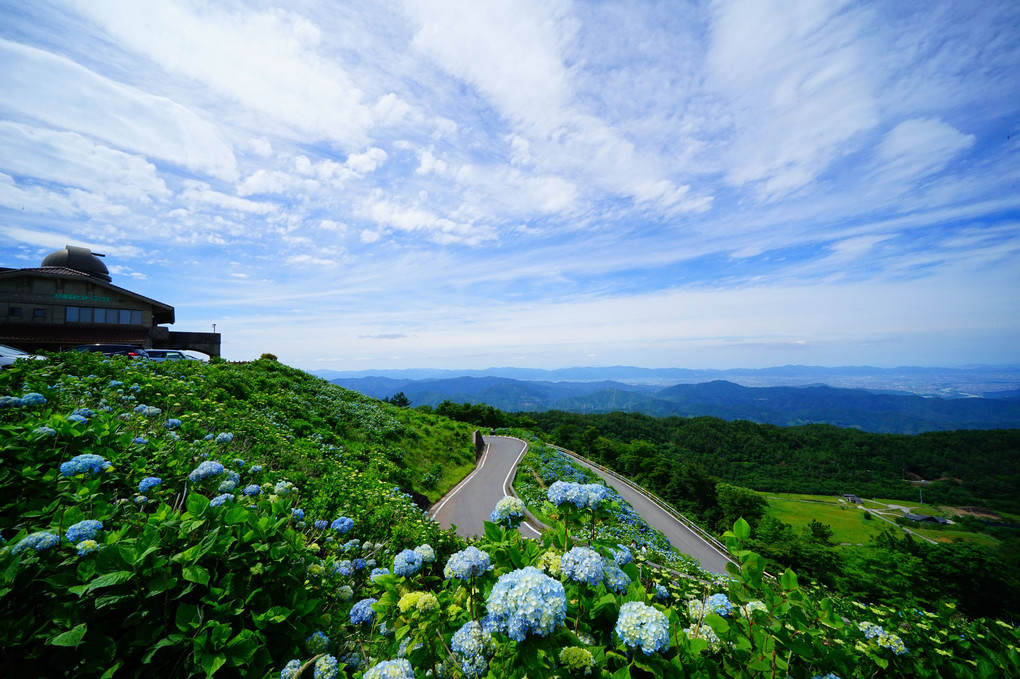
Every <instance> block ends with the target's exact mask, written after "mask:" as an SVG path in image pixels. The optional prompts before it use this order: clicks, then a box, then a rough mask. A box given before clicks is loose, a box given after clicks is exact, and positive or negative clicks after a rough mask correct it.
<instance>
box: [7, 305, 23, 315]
mask: <svg viewBox="0 0 1020 679" xmlns="http://www.w3.org/2000/svg"><path fill="white" fill-rule="evenodd" d="M7 315H8V316H11V317H17V318H21V307H19V306H12V307H7Z"/></svg>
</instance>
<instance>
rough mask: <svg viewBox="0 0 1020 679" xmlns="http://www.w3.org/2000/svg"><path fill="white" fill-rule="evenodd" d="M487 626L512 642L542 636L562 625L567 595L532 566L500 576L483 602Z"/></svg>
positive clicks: (557, 584) (565, 612)
mask: <svg viewBox="0 0 1020 679" xmlns="http://www.w3.org/2000/svg"><path fill="white" fill-rule="evenodd" d="M486 609H487V610H488V611H489V616H488V624H489V625H491V628H492V629H494V630H496V631H499V632H503V633H504V634H506V635H507V636H509V637H510V638H511V639H513V640H515V641H523V640H524V637H525V636H527V635H528V634H538V635H539V636H543V637H544V636H546V635H547V634H549V633H550V632H552V631H553V630H554V629H556V628H557V627H559V626H560V625H561V624H563V621H564V619H565V618H566V615H567V595H566V593H565V592H564V590H563V585H562V584H561V583H560V582H559V581H558V580H553V579H552V578H550V577H549V576H548V575H546V574H545V573H543V572H542V571H540V570H538V569H537V568H535V567H533V566H527V567H525V568H522V569H520V570H516V571H511V572H510V573H506V574H505V575H501V576H500V578H499V580H497V581H496V584H495V585H494V586H493V588H492V591H491V592H490V593H489V598H488V600H487V601H486Z"/></svg>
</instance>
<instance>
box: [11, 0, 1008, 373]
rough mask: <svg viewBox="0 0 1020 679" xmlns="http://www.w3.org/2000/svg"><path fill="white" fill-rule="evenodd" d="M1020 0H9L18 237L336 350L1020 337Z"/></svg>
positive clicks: (701, 352)
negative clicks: (86, 254) (98, 259)
mask: <svg viewBox="0 0 1020 679" xmlns="http://www.w3.org/2000/svg"><path fill="white" fill-rule="evenodd" d="M1018 152H1020V3H1016V2H1011V1H1009V0H998V1H997V0H989V1H987V2H976V3H972V2H954V1H939V0H933V1H925V2H903V1H902V0H889V1H887V2H881V1H880V2H866V3H861V2H838V1H835V2H825V1H822V0H811V1H801V0H784V1H783V2H752V1H746V2H745V1H729V0H721V1H718V2H686V1H684V0H667V1H664V2H654V1H650V0H632V1H619V2H617V1H612V0H607V1H588V2H569V1H566V0H512V1H507V0H486V2H477V0H464V1H461V0H406V1H400V0H393V1H387V0H383V1H380V2H371V1H365V2H351V3H346V2H345V3H339V2H329V1H326V0H322V1H313V0H288V1H287V2H274V1H273V0H250V1H247V2H240V1H238V2H235V1H232V0H225V1H220V2H201V1H180V0H160V1H158V2H139V1H137V0H80V1H78V2H76V1H73V0H68V1H66V2H50V1H48V0H33V2H15V1H14V0H0V266H3V267H13V268H21V267H35V266H38V265H39V263H40V262H41V260H42V258H43V257H44V256H45V255H46V254H48V253H50V252H52V251H54V250H58V249H60V248H63V247H64V246H65V245H78V246H83V247H89V248H92V249H93V251H96V252H101V253H104V254H105V255H106V257H105V259H104V262H105V263H106V265H107V266H108V267H109V269H110V272H111V274H112V276H113V282H114V284H116V285H119V286H121V287H124V288H127V289H129V290H132V291H135V292H138V293H141V294H143V295H146V296H148V297H152V298H154V299H157V300H159V301H161V302H165V303H167V304H171V305H173V306H174V307H175V309H176V319H177V321H176V323H175V324H174V326H173V327H172V329H173V330H179V331H199V332H201V331H211V330H212V326H213V324H215V326H216V330H217V332H221V333H222V351H223V356H224V357H225V358H227V359H229V360H247V359H251V358H257V357H258V356H259V355H261V354H262V353H264V352H269V353H273V354H275V355H277V356H278V357H279V358H280V360H281V361H284V362H286V363H288V364H290V365H294V366H296V367H301V368H304V369H307V370H319V369H333V370H370V369H396V368H422V367H428V368H450V369H468V368H473V369H474V368H486V367H493V366H514V367H533V368H557V367H568V366H600V365H601V366H609V365H636V366H645V367H685V368H734V367H749V368H753V367H765V366H772V365H786V364H805V365H823V366H841V365H872V366H878V367H893V366H898V365H925V366H960V365H970V364H1006V363H1013V364H1020V190H1018V178H1020V153H1018Z"/></svg>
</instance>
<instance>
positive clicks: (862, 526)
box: [766, 493, 889, 544]
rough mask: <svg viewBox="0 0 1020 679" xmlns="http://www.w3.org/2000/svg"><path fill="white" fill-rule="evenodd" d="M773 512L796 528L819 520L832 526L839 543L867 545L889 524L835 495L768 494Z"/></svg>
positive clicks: (833, 539)
mask: <svg viewBox="0 0 1020 679" xmlns="http://www.w3.org/2000/svg"><path fill="white" fill-rule="evenodd" d="M766 497H767V498H768V501H769V514H770V515H772V516H774V517H776V518H777V519H779V520H780V521H783V522H785V523H788V524H790V525H791V526H793V527H794V528H802V527H803V526H806V525H808V524H809V523H811V520H812V519H818V520H819V521H821V522H822V523H825V524H828V525H829V526H830V527H831V528H832V541H833V542H834V543H836V544H840V543H843V542H849V543H851V544H858V543H860V544H867V543H868V541H870V540H871V538H872V537H873V536H875V535H877V534H878V533H879V532H880V531H882V530H883V528H884V527H886V526H888V525H889V524H888V523H886V522H884V521H879V520H877V519H871V520H867V519H865V518H864V515H865V512H864V511H863V510H860V509H857V508H856V507H852V506H849V505H847V504H845V503H843V504H840V503H837V502H836V500H835V498H833V497H826V496H819V495H814V496H812V495H802V496H796V497H788V496H786V495H785V494H784V496H783V497H780V495H779V494H772V493H768V494H766Z"/></svg>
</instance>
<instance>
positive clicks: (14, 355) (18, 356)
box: [0, 344, 43, 369]
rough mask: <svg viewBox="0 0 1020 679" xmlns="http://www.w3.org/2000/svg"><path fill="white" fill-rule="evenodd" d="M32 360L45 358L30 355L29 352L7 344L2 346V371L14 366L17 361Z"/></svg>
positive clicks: (0, 362) (0, 346)
mask: <svg viewBox="0 0 1020 679" xmlns="http://www.w3.org/2000/svg"><path fill="white" fill-rule="evenodd" d="M32 358H36V359H42V358H43V357H42V356H36V355H35V354H30V353H28V352H27V351H22V350H21V349H15V348H14V347H9V346H7V345H6V344H0V369H2V368H9V367H10V366H12V365H14V362H15V361H20V360H24V359H32Z"/></svg>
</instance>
